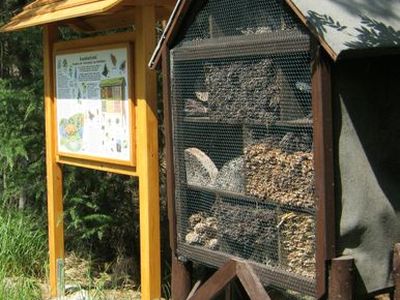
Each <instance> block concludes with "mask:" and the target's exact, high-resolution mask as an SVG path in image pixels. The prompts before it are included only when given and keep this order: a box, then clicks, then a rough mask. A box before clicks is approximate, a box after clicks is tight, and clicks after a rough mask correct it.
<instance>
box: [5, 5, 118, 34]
mask: <svg viewBox="0 0 400 300" xmlns="http://www.w3.org/2000/svg"><path fill="white" fill-rule="evenodd" d="M120 1H122V0H103V1H102V2H101V3H99V2H93V3H89V4H84V5H80V6H75V7H70V8H66V9H63V10H59V11H54V12H50V13H45V14H32V15H28V14H27V15H24V16H21V17H20V16H19V15H18V16H16V17H15V18H13V19H12V20H11V22H10V23H8V24H7V25H5V26H4V27H2V28H1V31H14V30H20V29H23V28H27V27H33V26H38V25H44V24H49V23H55V22H60V21H64V20H67V19H72V18H78V17H83V16H88V15H94V14H100V13H103V12H105V11H108V10H110V9H112V8H113V7H114V6H116V5H118V4H119V2H120Z"/></svg>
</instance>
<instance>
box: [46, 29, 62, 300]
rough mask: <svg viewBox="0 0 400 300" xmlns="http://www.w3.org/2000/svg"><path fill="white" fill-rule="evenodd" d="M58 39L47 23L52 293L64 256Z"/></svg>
mask: <svg viewBox="0 0 400 300" xmlns="http://www.w3.org/2000/svg"><path fill="white" fill-rule="evenodd" d="M56 40H57V27H56V26H54V25H47V26H45V28H44V30H43V67H44V97H45V99H44V104H45V128H46V173H47V174H46V175H47V177H46V178H47V210H48V230H49V252H50V272H49V280H50V294H51V296H53V297H55V296H57V260H58V259H64V222H63V201H62V198H63V192H62V171H61V168H60V165H59V164H57V162H56V141H55V130H56V124H55V123H54V120H55V118H54V116H55V103H54V88H53V87H54V75H53V74H54V73H53V44H54V42H55V41H56Z"/></svg>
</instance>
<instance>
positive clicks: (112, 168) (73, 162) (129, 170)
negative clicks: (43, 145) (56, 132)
mask: <svg viewBox="0 0 400 300" xmlns="http://www.w3.org/2000/svg"><path fill="white" fill-rule="evenodd" d="M57 163H59V164H64V165H70V166H74V167H80V168H87V169H92V170H97V171H102V172H110V173H115V174H121V175H128V176H138V173H137V171H136V168H134V167H129V166H117V165H115V164H108V163H106V162H97V161H87V160H84V159H79V158H74V157H65V156H58V157H57Z"/></svg>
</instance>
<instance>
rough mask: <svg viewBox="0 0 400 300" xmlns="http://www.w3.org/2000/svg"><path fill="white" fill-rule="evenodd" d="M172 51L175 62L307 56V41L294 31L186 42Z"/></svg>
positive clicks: (307, 38)
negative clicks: (299, 54)
mask: <svg viewBox="0 0 400 300" xmlns="http://www.w3.org/2000/svg"><path fill="white" fill-rule="evenodd" d="M232 49H235V51H232ZM174 51H175V54H176V61H186V60H194V59H201V60H204V59H211V58H227V57H241V56H249V55H267V54H286V53H295V52H308V51H310V37H309V36H308V35H302V34H300V33H299V32H298V31H295V30H293V31H285V32H281V31H280V32H269V33H264V34H256V35H243V36H235V37H232V36H229V37H219V38H211V39H207V40H201V41H193V42H187V43H185V44H183V46H182V47H179V49H175V50H174Z"/></svg>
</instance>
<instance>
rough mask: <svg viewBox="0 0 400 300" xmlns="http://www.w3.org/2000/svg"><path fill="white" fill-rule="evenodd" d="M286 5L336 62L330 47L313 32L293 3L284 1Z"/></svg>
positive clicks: (334, 54) (335, 56) (287, 0)
mask: <svg viewBox="0 0 400 300" xmlns="http://www.w3.org/2000/svg"><path fill="white" fill-rule="evenodd" d="M285 1H286V3H287V5H289V7H290V8H291V9H292V11H293V12H294V13H295V14H296V15H297V17H298V18H299V19H300V20H301V21H302V22H303V24H304V25H305V26H306V27H307V28H308V29H309V30H310V31H311V32H312V33H313V34H314V36H315V38H317V39H318V41H319V42H320V43H321V45H322V47H324V49H325V51H326V52H327V53H328V54H329V55H330V57H331V58H332V59H333V60H334V61H336V60H337V54H336V52H335V51H334V50H333V49H332V48H331V46H330V45H329V44H328V43H327V42H326V41H325V39H324V37H323V36H322V35H320V34H318V32H317V31H316V30H315V28H313V27H312V26H310V24H309V22H308V21H307V18H306V17H305V16H304V15H303V13H302V12H301V10H300V9H299V8H298V7H297V6H296V4H294V3H293V1H292V0H285Z"/></svg>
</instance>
